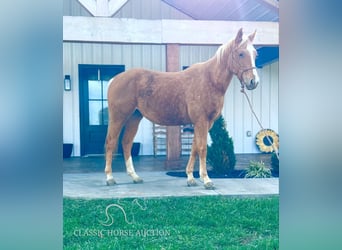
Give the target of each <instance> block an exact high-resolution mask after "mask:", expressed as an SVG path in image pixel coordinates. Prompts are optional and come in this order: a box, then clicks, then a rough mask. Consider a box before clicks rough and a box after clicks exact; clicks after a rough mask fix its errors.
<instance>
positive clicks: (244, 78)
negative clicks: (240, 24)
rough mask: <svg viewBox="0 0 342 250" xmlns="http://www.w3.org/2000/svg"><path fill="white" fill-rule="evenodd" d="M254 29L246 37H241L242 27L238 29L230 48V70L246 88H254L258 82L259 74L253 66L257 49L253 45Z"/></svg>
mask: <svg viewBox="0 0 342 250" xmlns="http://www.w3.org/2000/svg"><path fill="white" fill-rule="evenodd" d="M255 33H256V31H254V33H252V34H250V35H249V36H248V37H247V39H243V38H242V35H243V34H242V28H241V29H240V30H239V31H238V33H237V35H236V37H235V39H234V40H233V41H232V42H233V43H234V45H233V47H232V48H233V49H232V50H231V60H232V62H231V71H232V72H233V73H234V74H235V75H236V76H237V77H238V78H239V80H240V83H241V86H242V87H244V86H246V88H247V89H248V90H253V89H255V88H256V87H257V86H258V84H259V75H258V72H257V70H256V67H255V58H256V56H257V51H256V50H255V48H254V46H253V40H254V37H255Z"/></svg>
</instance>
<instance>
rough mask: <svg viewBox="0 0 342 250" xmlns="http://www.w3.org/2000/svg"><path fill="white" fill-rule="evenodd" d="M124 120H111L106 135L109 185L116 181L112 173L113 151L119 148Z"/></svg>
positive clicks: (106, 169) (106, 171) (106, 168)
mask: <svg viewBox="0 0 342 250" xmlns="http://www.w3.org/2000/svg"><path fill="white" fill-rule="evenodd" d="M122 125H123V122H122V121H115V122H114V121H113V120H112V119H110V120H109V124H108V131H107V137H106V144H105V149H106V167H105V173H106V176H107V181H106V182H107V185H108V186H110V185H114V184H115V181H114V178H113V175H112V160H113V151H116V150H117V143H118V138H119V135H120V132H121V128H122Z"/></svg>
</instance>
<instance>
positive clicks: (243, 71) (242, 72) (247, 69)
mask: <svg viewBox="0 0 342 250" xmlns="http://www.w3.org/2000/svg"><path fill="white" fill-rule="evenodd" d="M256 68H257V67H250V68H246V69H244V70H242V71H241V75H240V76H241V79H243V77H242V76H243V74H244V73H245V72H247V71H249V70H253V69H256ZM240 84H241V88H244V87H245V86H244V84H243V83H242V82H241V80H240Z"/></svg>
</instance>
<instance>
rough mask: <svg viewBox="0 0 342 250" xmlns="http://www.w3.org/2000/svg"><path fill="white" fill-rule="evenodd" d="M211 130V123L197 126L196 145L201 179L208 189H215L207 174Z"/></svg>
mask: <svg viewBox="0 0 342 250" xmlns="http://www.w3.org/2000/svg"><path fill="white" fill-rule="evenodd" d="M208 130H209V122H207V121H204V122H200V123H198V124H196V125H195V135H194V137H195V143H196V148H197V152H198V156H199V163H200V166H199V172H200V178H201V180H203V182H204V187H205V188H206V189H214V184H213V182H212V181H211V180H210V178H209V176H208V172H207V161H206V159H207V137H208Z"/></svg>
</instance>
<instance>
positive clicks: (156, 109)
mask: <svg viewBox="0 0 342 250" xmlns="http://www.w3.org/2000/svg"><path fill="white" fill-rule="evenodd" d="M138 109H139V111H140V112H141V113H142V115H143V116H144V117H146V118H147V119H148V120H150V121H152V122H154V123H157V124H160V125H167V126H175V125H185V124H190V123H191V119H190V118H189V116H188V114H187V112H186V108H185V107H184V108H182V107H179V106H177V105H167V106H163V105H153V106H150V105H148V106H146V105H141V106H140V107H138Z"/></svg>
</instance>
